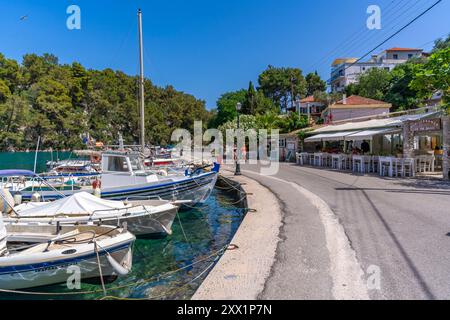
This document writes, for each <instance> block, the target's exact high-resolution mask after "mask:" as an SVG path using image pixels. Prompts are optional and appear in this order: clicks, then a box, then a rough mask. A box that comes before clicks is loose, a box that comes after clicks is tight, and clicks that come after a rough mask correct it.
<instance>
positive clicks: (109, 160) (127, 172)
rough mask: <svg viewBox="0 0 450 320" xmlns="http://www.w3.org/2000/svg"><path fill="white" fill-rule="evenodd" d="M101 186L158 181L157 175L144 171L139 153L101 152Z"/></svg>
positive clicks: (119, 185)
mask: <svg viewBox="0 0 450 320" xmlns="http://www.w3.org/2000/svg"><path fill="white" fill-rule="evenodd" d="M101 180H102V187H103V188H105V187H107V188H111V187H121V186H124V185H136V184H146V183H151V182H157V181H159V179H158V176H157V175H156V174H154V173H151V172H146V171H145V168H144V165H143V163H142V160H141V159H140V157H139V154H125V153H104V154H102V178H101Z"/></svg>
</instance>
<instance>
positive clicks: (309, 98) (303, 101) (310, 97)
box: [300, 96, 316, 103]
mask: <svg viewBox="0 0 450 320" xmlns="http://www.w3.org/2000/svg"><path fill="white" fill-rule="evenodd" d="M300 102H301V103H308V102H316V100H315V99H314V96H309V97H306V98H305V99H302V100H300Z"/></svg>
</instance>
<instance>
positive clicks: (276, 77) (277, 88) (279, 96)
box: [210, 66, 326, 132]
mask: <svg viewBox="0 0 450 320" xmlns="http://www.w3.org/2000/svg"><path fill="white" fill-rule="evenodd" d="M258 84H259V87H258V88H255V86H254V85H253V83H252V82H250V83H249V86H248V89H241V90H238V91H233V92H227V93H224V94H223V95H222V96H221V97H220V98H219V100H218V101H217V110H216V111H215V115H214V117H213V119H212V121H211V122H210V126H211V127H216V128H220V129H222V130H224V129H232V128H235V127H236V125H237V123H236V117H237V110H236V105H237V103H241V104H242V110H241V112H240V113H241V115H242V117H241V120H242V121H241V124H242V127H243V128H246V127H247V126H248V125H250V124H253V125H254V126H255V127H254V128H255V129H268V130H271V129H280V130H281V131H282V132H290V131H293V130H296V129H301V128H304V127H306V126H307V125H308V119H307V118H306V117H299V116H298V114H296V113H291V114H289V115H287V114H283V113H284V112H283V111H285V110H286V109H288V108H291V107H292V106H294V107H295V105H296V103H297V101H298V100H299V99H301V98H304V97H305V96H306V95H308V94H310V93H311V94H313V93H317V94H322V93H323V94H324V93H325V89H326V83H325V82H324V81H323V80H322V79H321V78H320V76H319V75H318V74H317V73H316V72H315V73H310V74H308V75H307V76H306V78H305V77H303V74H302V71H301V70H300V69H297V68H276V67H273V66H269V67H268V68H267V69H266V70H264V71H263V72H262V73H261V74H260V75H259V76H258Z"/></svg>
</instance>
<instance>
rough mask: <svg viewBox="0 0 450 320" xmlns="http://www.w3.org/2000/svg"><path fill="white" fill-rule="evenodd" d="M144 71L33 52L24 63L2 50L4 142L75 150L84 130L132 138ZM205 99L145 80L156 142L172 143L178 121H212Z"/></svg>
mask: <svg viewBox="0 0 450 320" xmlns="http://www.w3.org/2000/svg"><path fill="white" fill-rule="evenodd" d="M137 80H138V79H137V77H134V76H129V75H126V74H125V73H123V72H120V71H113V70H111V69H106V70H102V71H98V70H86V69H85V68H84V67H83V66H82V65H80V64H79V63H76V62H75V63H72V64H71V65H67V64H59V63H58V59H57V57H55V56H54V55H51V54H44V55H42V56H38V55H35V54H28V55H25V56H24V57H23V61H22V64H19V63H18V62H17V61H15V60H12V59H7V58H5V57H4V56H3V55H2V54H0V149H2V150H6V149H13V148H14V149H26V148H32V147H34V146H35V144H36V141H37V138H38V136H40V137H41V141H42V145H43V148H50V147H51V148H54V149H71V148H77V147H80V146H81V145H82V136H84V135H86V134H87V133H89V134H90V136H91V137H93V138H94V139H97V140H99V141H102V142H103V143H106V144H111V143H115V142H116V141H117V138H118V134H119V133H121V134H122V135H123V137H124V140H125V142H126V143H136V142H138V140H139V138H138V135H139V111H138V104H137V100H138V90H137ZM209 118H210V113H209V112H208V111H207V110H206V109H205V103H204V101H201V100H198V99H196V98H195V97H193V96H192V95H189V94H185V93H183V92H179V91H176V90H175V89H174V88H173V87H171V86H168V87H165V88H160V87H157V86H154V85H153V84H152V83H151V81H150V80H148V79H147V80H146V81H145V120H146V121H145V125H146V140H147V142H149V143H154V144H165V143H169V142H170V135H171V132H172V129H173V128H185V129H189V130H192V129H193V124H194V120H203V121H204V123H205V125H206V123H207V121H209Z"/></svg>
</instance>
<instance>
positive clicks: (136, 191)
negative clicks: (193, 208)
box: [0, 152, 220, 205]
mask: <svg viewBox="0 0 450 320" xmlns="http://www.w3.org/2000/svg"><path fill="white" fill-rule="evenodd" d="M219 169H220V165H218V164H215V165H214V167H213V169H212V170H211V171H209V172H203V171H202V170H195V171H193V172H189V170H185V171H180V170H173V171H169V172H168V171H164V172H162V171H161V170H158V171H150V170H146V169H145V167H144V165H143V163H142V160H141V159H140V158H139V154H130V153H121V152H105V153H103V154H102V173H101V176H100V178H99V180H98V181H99V182H100V184H101V197H102V198H105V199H110V200H127V199H130V198H131V197H148V198H153V199H164V200H169V201H180V200H181V201H189V205H196V204H198V203H204V202H205V201H206V200H207V199H208V197H209V196H210V194H211V192H212V190H213V189H214V186H215V184H216V181H217V177H218V172H219ZM19 174H20V175H26V174H27V173H26V172H24V171H23V170H21V171H20V170H3V171H2V170H0V177H2V176H14V175H19ZM28 176H31V177H35V174H34V173H32V172H28ZM34 179H36V178H34ZM10 189H11V192H12V193H13V194H20V195H21V196H22V198H23V200H25V201H27V200H31V198H32V195H33V194H34V193H36V192H38V193H39V194H41V195H42V199H44V200H55V199H59V198H62V197H64V196H69V195H72V194H74V193H78V192H83V191H85V192H88V193H94V189H95V188H94V185H84V184H82V185H79V184H72V185H70V186H68V185H65V184H62V185H57V184H52V187H49V186H48V185H42V183H40V185H39V184H36V183H34V184H32V185H31V186H27V187H24V188H14V187H11V188H10ZM55 189H56V190H57V192H56V190H55Z"/></svg>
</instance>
